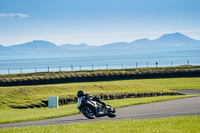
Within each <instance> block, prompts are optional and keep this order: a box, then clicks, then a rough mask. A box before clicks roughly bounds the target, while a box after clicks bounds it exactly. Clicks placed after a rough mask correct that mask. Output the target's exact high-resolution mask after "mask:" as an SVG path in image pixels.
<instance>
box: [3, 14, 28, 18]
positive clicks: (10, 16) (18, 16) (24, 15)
mask: <svg viewBox="0 0 200 133" xmlns="http://www.w3.org/2000/svg"><path fill="white" fill-rule="evenodd" d="M29 17H30V16H29V15H28V14H22V13H0V19H6V18H29Z"/></svg>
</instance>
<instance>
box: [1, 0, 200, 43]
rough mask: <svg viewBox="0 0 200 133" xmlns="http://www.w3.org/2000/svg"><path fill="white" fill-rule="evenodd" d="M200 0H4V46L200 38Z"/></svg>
mask: <svg viewBox="0 0 200 133" xmlns="http://www.w3.org/2000/svg"><path fill="white" fill-rule="evenodd" d="M199 7H200V0H0V44H1V45H3V46H10V45H16V44H22V43H26V42H31V41H33V40H45V41H50V42H52V43H55V44H56V45H62V44H75V45H76V44H81V43H86V44H88V45H91V46H99V45H104V44H109V43H114V42H132V41H134V40H137V39H142V38H149V39H156V38H159V37H160V36H162V35H163V34H169V33H175V32H180V33H182V34H184V35H187V36H189V37H191V38H193V39H197V40H200V8H199Z"/></svg>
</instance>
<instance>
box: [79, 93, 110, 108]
mask: <svg viewBox="0 0 200 133" xmlns="http://www.w3.org/2000/svg"><path fill="white" fill-rule="evenodd" d="M81 96H85V97H86V98H88V99H90V98H92V100H93V101H96V102H98V103H100V104H102V105H103V106H104V108H106V104H105V103H104V102H103V101H101V100H100V99H99V98H98V97H96V96H95V97H92V94H84V91H83V90H79V91H78V92H77V97H78V98H79V97H81Z"/></svg>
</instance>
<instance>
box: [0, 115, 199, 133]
mask: <svg viewBox="0 0 200 133" xmlns="http://www.w3.org/2000/svg"><path fill="white" fill-rule="evenodd" d="M199 131H200V116H199V115H197V116H177V117H169V118H159V119H145V120H119V121H102V122H93V123H91V122H90V123H77V124H67V125H52V126H29V127H17V128H5V129H0V132H1V133H10V132H15V133H21V132H29V133H38V132H48V133H65V132H69V133H71V132H73V133H79V132H87V133H88V132H95V133H103V132H105V133H107V132H109V133H122V132H129V133H130V132H131V133H141V132H142V133H157V132H160V133H186V132H189V133H198V132H199Z"/></svg>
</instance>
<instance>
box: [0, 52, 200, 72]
mask: <svg viewBox="0 0 200 133" xmlns="http://www.w3.org/2000/svg"><path fill="white" fill-rule="evenodd" d="M180 65H200V50H184V51H152V52H148V51H142V52H133V51H131V50H130V51H129V50H127V51H120V52H119V51H112V52H110V51H105V52H102V51H99V52H98V51H97V52H95V51H93V52H75V53H73V52H71V53H60V54H35V55H34V54H30V55H20V54H19V55H0V74H16V73H35V72H57V71H82V70H101V69H126V68H147V67H148V68H149V67H174V66H180Z"/></svg>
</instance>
